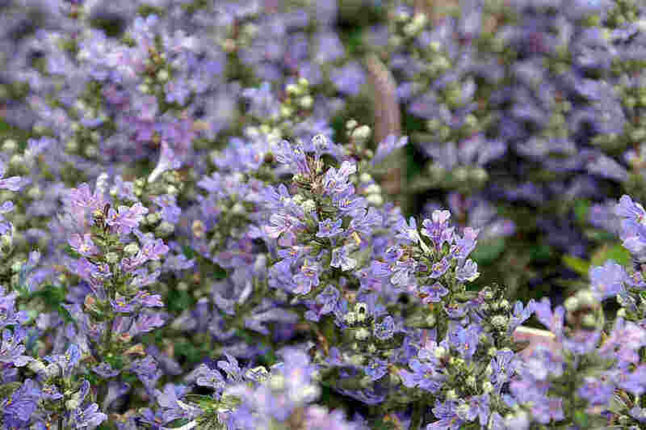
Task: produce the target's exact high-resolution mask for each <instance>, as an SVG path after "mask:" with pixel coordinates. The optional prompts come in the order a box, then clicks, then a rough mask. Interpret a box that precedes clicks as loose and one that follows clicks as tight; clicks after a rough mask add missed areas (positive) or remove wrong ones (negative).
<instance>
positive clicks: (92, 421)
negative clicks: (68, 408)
mask: <svg viewBox="0 0 646 430" xmlns="http://www.w3.org/2000/svg"><path fill="white" fill-rule="evenodd" d="M107 419H108V416H107V415H106V414H104V413H103V412H100V411H99V405H97V404H96V403H92V404H90V405H89V406H87V407H85V408H82V407H78V408H76V409H75V410H74V412H73V413H72V422H73V423H74V426H75V427H76V428H82V429H88V430H90V429H94V428H96V427H98V426H99V424H101V423H102V422H103V421H105V420H107Z"/></svg>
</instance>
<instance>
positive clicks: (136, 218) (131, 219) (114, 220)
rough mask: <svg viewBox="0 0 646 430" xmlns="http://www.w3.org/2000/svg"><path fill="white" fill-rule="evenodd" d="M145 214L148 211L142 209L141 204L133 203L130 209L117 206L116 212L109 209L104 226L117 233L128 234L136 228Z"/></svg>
mask: <svg viewBox="0 0 646 430" xmlns="http://www.w3.org/2000/svg"><path fill="white" fill-rule="evenodd" d="M147 213H148V209H146V208H145V207H143V206H142V205H141V203H135V204H134V205H133V206H132V207H128V206H119V210H118V211H115V210H114V209H112V208H110V210H109V211H108V216H107V218H106V224H108V225H109V226H110V227H112V228H113V230H114V231H115V232H117V233H120V234H128V233H130V232H131V231H132V230H133V229H135V228H137V226H138V225H139V223H140V222H141V220H142V219H143V218H144V215H146V214H147Z"/></svg>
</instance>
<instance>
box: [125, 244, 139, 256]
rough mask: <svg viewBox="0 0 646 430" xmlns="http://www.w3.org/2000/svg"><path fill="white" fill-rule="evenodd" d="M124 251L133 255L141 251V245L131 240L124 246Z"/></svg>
mask: <svg viewBox="0 0 646 430" xmlns="http://www.w3.org/2000/svg"><path fill="white" fill-rule="evenodd" d="M123 252H125V253H126V254H127V255H130V256H133V255H135V254H136V253H137V252H139V245H137V244H136V243H135V242H130V243H129V244H127V245H126V246H125V247H124V248H123Z"/></svg>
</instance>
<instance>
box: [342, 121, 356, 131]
mask: <svg viewBox="0 0 646 430" xmlns="http://www.w3.org/2000/svg"><path fill="white" fill-rule="evenodd" d="M358 125H359V123H357V121H355V120H353V119H351V120H349V121H348V122H346V123H345V128H347V129H348V130H352V129H353V128H355V127H356V126H358Z"/></svg>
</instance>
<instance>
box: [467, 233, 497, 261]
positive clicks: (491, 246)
mask: <svg viewBox="0 0 646 430" xmlns="http://www.w3.org/2000/svg"><path fill="white" fill-rule="evenodd" d="M504 251H505V239H504V238H502V237H498V238H496V239H492V240H488V241H486V242H484V243H478V245H477V247H476V249H475V250H474V251H473V254H471V257H472V258H473V259H474V260H475V262H476V263H478V265H482V266H488V265H490V264H492V263H493V262H494V261H495V260H496V259H497V258H498V257H500V255H501V254H502V253H503V252H504Z"/></svg>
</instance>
